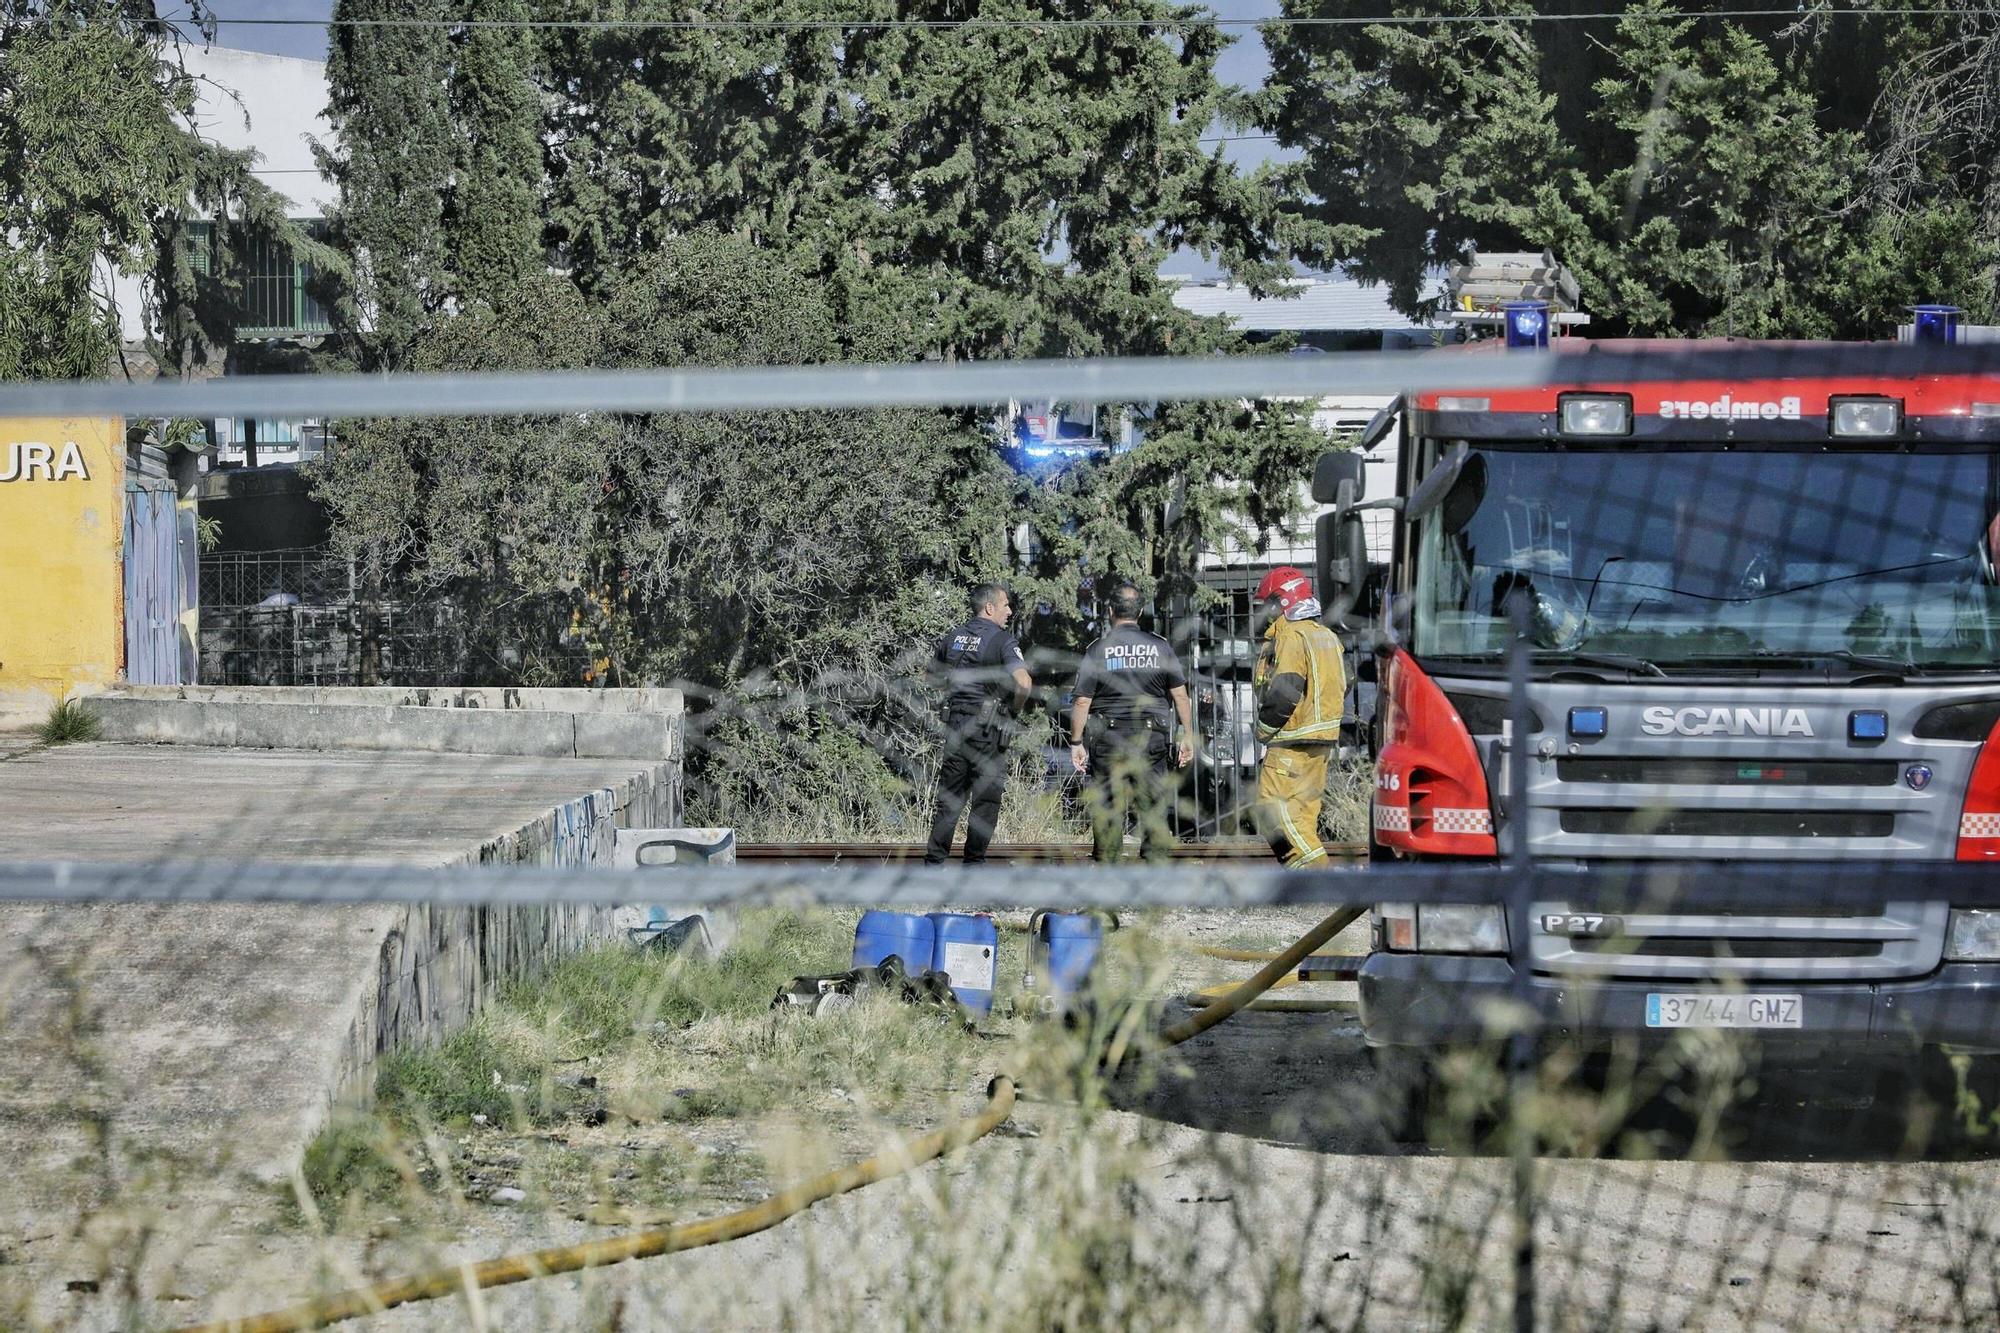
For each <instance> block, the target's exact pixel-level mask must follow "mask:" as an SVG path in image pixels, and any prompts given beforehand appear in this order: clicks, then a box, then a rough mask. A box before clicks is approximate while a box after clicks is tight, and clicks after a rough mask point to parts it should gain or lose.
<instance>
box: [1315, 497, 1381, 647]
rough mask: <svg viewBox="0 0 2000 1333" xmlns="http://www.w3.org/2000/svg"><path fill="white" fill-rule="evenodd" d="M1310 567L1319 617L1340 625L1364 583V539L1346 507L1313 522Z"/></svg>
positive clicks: (1355, 516)
mask: <svg viewBox="0 0 2000 1333" xmlns="http://www.w3.org/2000/svg"><path fill="white" fill-rule="evenodd" d="M1313 564H1314V570H1313V572H1314V574H1315V575H1317V577H1316V578H1315V579H1314V583H1315V584H1317V585H1318V587H1319V595H1320V615H1321V618H1322V619H1324V620H1325V621H1326V623H1327V624H1329V625H1342V626H1344V625H1345V624H1346V623H1347V619H1348V616H1349V615H1350V614H1351V613H1352V612H1353V610H1354V607H1355V603H1357V602H1358V601H1360V599H1361V591H1362V587H1363V585H1364V584H1365V583H1366V582H1367V580H1368V536H1367V533H1366V532H1365V531H1363V529H1362V526H1361V515H1360V514H1358V513H1356V512H1355V511H1354V509H1353V508H1352V507H1351V506H1350V505H1345V504H1343V505H1340V506H1338V507H1336V508H1335V509H1334V510H1333V512H1331V513H1327V514H1321V515H1320V516H1319V519H1318V521H1317V522H1316V523H1314V525H1313Z"/></svg>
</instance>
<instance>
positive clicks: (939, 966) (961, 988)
mask: <svg viewBox="0 0 2000 1333" xmlns="http://www.w3.org/2000/svg"><path fill="white" fill-rule="evenodd" d="M930 919H931V924H932V925H933V926H935V927H936V929H937V951H936V952H935V953H933V954H932V955H931V970H932V971H935V972H943V973H945V974H946V975H948V976H949V977H950V978H951V991H952V994H954V995H956V996H958V1002H959V1003H960V1004H962V1005H964V1006H965V1007H966V1008H968V1009H970V1010H972V1011H973V1012H974V1013H976V1014H983V1013H987V1012H988V1011H990V1010H991V1009H992V1008H993V971H994V962H995V960H996V959H997V958H998V956H999V953H1000V931H999V928H998V927H996V926H995V925H994V924H993V918H992V917H990V916H988V915H986V914H985V913H984V912H981V913H978V914H976V915H967V914H965V913H962V912H932V913H931V915H930Z"/></svg>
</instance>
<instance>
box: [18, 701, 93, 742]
mask: <svg viewBox="0 0 2000 1333" xmlns="http://www.w3.org/2000/svg"><path fill="white" fill-rule="evenodd" d="M103 734H104V733H103V728H101V727H99V726H98V724H97V719H96V718H94V717H92V716H91V715H90V714H89V713H86V712H84V711H83V706H82V705H81V704H79V703H78V702H77V701H76V700H74V699H62V700H59V701H58V702H57V703H56V706H55V707H54V708H51V709H50V710H49V715H48V717H46V718H44V719H43V720H42V724H41V725H40V726H39V727H37V728H35V735H36V736H37V737H38V738H39V739H40V740H41V742H42V744H44V745H71V744H74V743H76V742H78V741H94V740H96V739H98V737H100V736H101V735H103Z"/></svg>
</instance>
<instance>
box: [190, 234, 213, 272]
mask: <svg viewBox="0 0 2000 1333" xmlns="http://www.w3.org/2000/svg"><path fill="white" fill-rule="evenodd" d="M187 248H188V262H189V263H190V264H192V265H193V266H194V271H195V272H196V273H199V274H201V276H203V277H204V278H206V277H211V276H213V275H214V272H215V224H214V223H213V222H190V223H188V224H187Z"/></svg>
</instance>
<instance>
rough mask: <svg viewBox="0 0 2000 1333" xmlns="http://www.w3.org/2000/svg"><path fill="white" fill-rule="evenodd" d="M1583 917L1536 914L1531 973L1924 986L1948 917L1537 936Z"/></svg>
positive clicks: (1711, 917)
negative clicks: (1886, 981) (1918, 980)
mask: <svg viewBox="0 0 2000 1333" xmlns="http://www.w3.org/2000/svg"><path fill="white" fill-rule="evenodd" d="M1591 910H1592V909H1591V908H1590V907H1589V906H1588V905H1587V904H1586V905H1581V906H1579V905H1576V904H1563V903H1546V904H1545V903H1537V904H1535V905H1534V909H1533V915H1532V917H1531V918H1530V919H1531V922H1532V924H1531V926H1530V931H1531V933H1530V935H1529V941H1528V944H1529V949H1528V951H1529V954H1530V957H1531V958H1532V960H1533V965H1534V968H1535V970H1536V971H1537V972H1543V973H1554V974H1565V975H1571V976H1592V977H1605V978H1611V977H1618V978H1628V979H1645V980H1660V981H1672V980H1692V979H1696V978H1718V977H1740V978H1743V979H1745V980H1767V981H1776V980H1799V981H1814V980H1818V981H1861V980H1872V979H1879V978H1887V977H1911V976H1922V975H1924V974H1926V973H1929V972H1931V971H1932V970H1934V969H1935V968H1936V967H1937V965H1938V962H1939V960H1940V958H1941V957H1942V955H1943V952H1944V929H1945V917H1946V913H1947V912H1948V910H1949V909H1948V908H1947V907H1946V906H1945V904H1943V903H1895V904H1891V905H1890V906H1889V907H1888V908H1886V909H1885V910H1883V911H1882V912H1881V913H1880V914H1879V915H1878V914H1875V913H1868V914H1865V915H1840V914H1837V913H1814V914H1813V915H1811V916H1805V915H1793V914H1787V913H1783V912H1776V913H1763V914H1759V915H1756V916H1751V915H1747V914H1742V913H1728V912H1711V913H1702V914H1698V915H1687V916H1678V915H1677V916H1644V915H1636V914H1635V915H1629V916H1621V917H1619V918H1617V920H1616V925H1615V929H1616V930H1617V933H1615V934H1611V935H1605V936H1595V937H1588V938H1579V937H1573V936H1564V935H1550V934H1546V933H1544V932H1543V931H1542V929H1541V921H1542V918H1543V917H1544V916H1550V915H1554V916H1562V915H1564V914H1574V913H1577V912H1589V911H1591Z"/></svg>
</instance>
